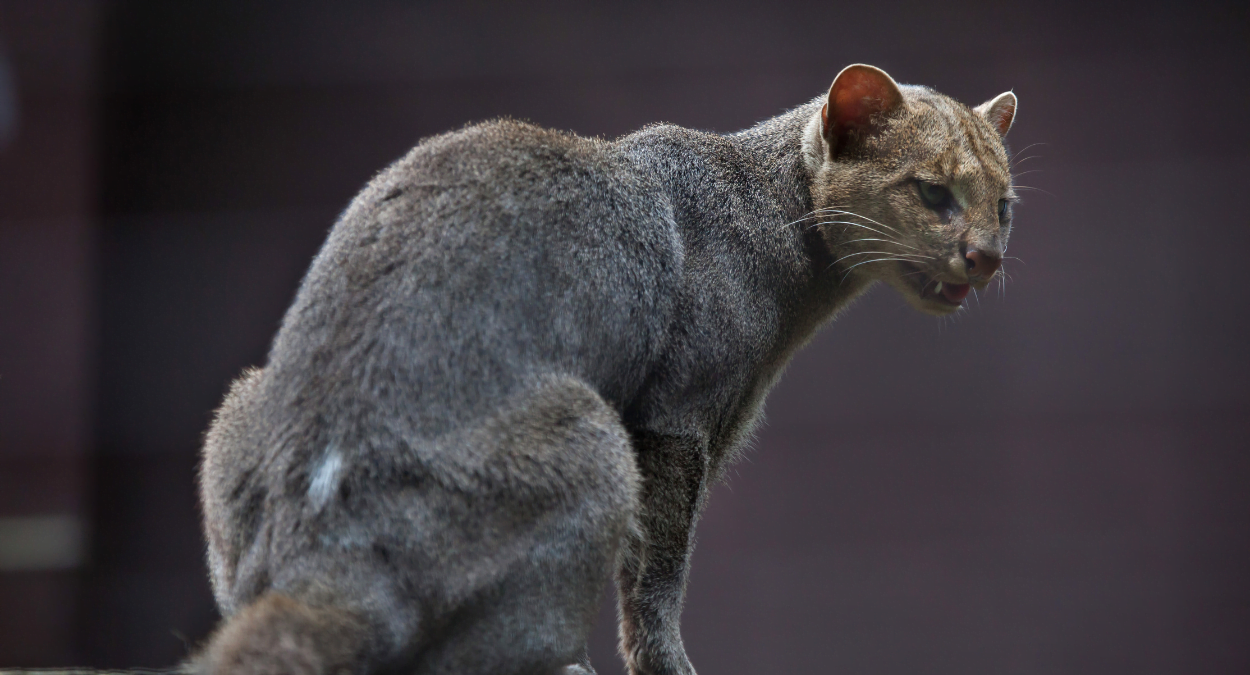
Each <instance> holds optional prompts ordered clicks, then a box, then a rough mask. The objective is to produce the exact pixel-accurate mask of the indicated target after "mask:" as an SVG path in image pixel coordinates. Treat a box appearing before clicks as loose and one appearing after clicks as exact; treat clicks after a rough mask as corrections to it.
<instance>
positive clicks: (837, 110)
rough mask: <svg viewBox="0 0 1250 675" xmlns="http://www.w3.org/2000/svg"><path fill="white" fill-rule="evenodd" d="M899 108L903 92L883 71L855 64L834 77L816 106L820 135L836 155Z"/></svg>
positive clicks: (879, 124) (871, 130)
mask: <svg viewBox="0 0 1250 675" xmlns="http://www.w3.org/2000/svg"><path fill="white" fill-rule="evenodd" d="M902 107H903V92H901V91H899V88H898V84H896V83H895V82H894V79H893V78H891V77H890V76H889V75H887V74H886V72H885V71H884V70H881V69H880V68H875V67H873V66H869V65H865V64H862V63H857V64H855V65H851V66H847V67H845V68H843V69H842V72H840V73H838V76H837V77H836V78H834V80H833V85H832V86H830V87H829V98H828V100H826V101H825V106H824V107H823V108H821V109H820V121H821V128H820V131H821V135H822V136H824V138H825V142H826V143H828V144H829V151H830V154H831V155H833V156H835V157H836V156H837V155H839V154H841V153H842V152H843V151H844V150H846V149H847V148H849V147H851V146H852V145H854V144H855V143H856V141H858V140H860V139H863V138H865V137H867V136H871V135H873V134H876V133H877V132H879V131H880V130H881V125H882V123H883V122H884V120H885V119H886V118H887V117H889V116H890V114H891V113H893V112H895V111H897V110H898V109H899V108H902Z"/></svg>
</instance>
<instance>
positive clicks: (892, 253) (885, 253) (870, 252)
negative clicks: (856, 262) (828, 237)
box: [826, 251, 934, 269]
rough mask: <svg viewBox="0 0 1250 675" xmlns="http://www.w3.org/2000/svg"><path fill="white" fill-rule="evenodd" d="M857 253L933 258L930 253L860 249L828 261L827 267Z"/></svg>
mask: <svg viewBox="0 0 1250 675" xmlns="http://www.w3.org/2000/svg"><path fill="white" fill-rule="evenodd" d="M857 255H905V256H908V257H912V258H928V259H929V260H933V259H934V258H933V256H931V255H917V254H915V253H894V252H891V251H860V252H858V253H850V254H847V255H844V256H842V257H841V258H838V259H837V260H835V261H833V262H831V263H829V267H833V266H834V265H836V264H838V263H840V262H842V261H843V260H846V259H847V258H854V257H855V256H857ZM826 269H828V268H826Z"/></svg>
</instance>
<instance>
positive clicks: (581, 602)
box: [192, 377, 640, 675]
mask: <svg viewBox="0 0 1250 675" xmlns="http://www.w3.org/2000/svg"><path fill="white" fill-rule="evenodd" d="M369 433H370V434H372V436H371V437H369V438H363V439H361V440H359V441H357V442H355V443H353V444H343V445H342V446H336V450H335V453H339V455H344V457H340V456H339V455H335V456H334V459H335V462H334V466H335V467H336V468H335V470H334V471H330V472H325V471H322V470H321V468H323V467H324V466H326V465H327V464H326V462H327V461H328V460H327V459H321V460H314V462H313V464H312V465H311V466H310V467H309V468H308V469H306V470H305V471H306V472H307V473H310V474H312V475H314V476H320V475H321V474H323V473H326V474H327V475H331V474H332V477H333V478H334V480H335V481H337V482H336V485H337V486H338V488H337V489H333V490H325V491H324V492H325V494H326V495H328V496H329V499H330V501H327V502H326V503H325V504H324V505H323V506H322V507H321V508H320V510H316V509H314V508H313V507H312V506H311V505H309V504H305V503H304V502H302V501H300V500H294V499H284V500H276V501H274V502H273V503H272V505H271V510H269V511H267V514H268V515H266V516H265V517H264V518H263V519H262V524H261V525H259V526H258V527H257V530H256V531H257V534H256V536H255V537H254V538H253V539H252V540H251V541H252V542H253V544H252V545H251V546H250V547H248V551H249V552H252V553H254V554H255V557H256V560H252V558H251V557H249V556H250V553H247V552H245V553H243V554H241V555H240V560H241V561H242V562H241V563H240V564H239V568H240V569H245V570H250V572H248V573H246V574H231V575H230V576H229V578H228V579H227V581H228V583H226V584H223V585H222V590H223V595H227V596H229V600H230V602H229V604H228V605H226V606H228V607H239V608H241V609H239V611H237V612H236V613H235V614H234V615H233V616H232V617H231V618H230V619H229V620H228V621H227V623H226V624H225V626H224V627H223V628H222V629H220V630H219V631H218V633H217V634H216V635H215V636H214V637H213V639H212V640H211V641H210V644H209V646H208V647H207V648H206V649H205V650H204V652H203V653H202V654H201V655H200V657H198V658H197V660H196V661H195V662H194V663H193V664H192V666H193V668H192V670H193V671H194V672H197V673H204V674H211V675H224V674H225V673H232V674H236V673H237V674H240V675H295V674H299V675H304V674H305V673H306V674H308V675H314V674H317V675H319V674H323V673H324V674H327V675H328V674H334V675H339V674H340V673H343V674H347V673H351V674H358V673H359V674H364V673H377V672H406V673H422V674H433V673H447V674H451V673H456V674H458V675H459V674H464V675H471V674H474V673H482V674H483V675H485V674H487V673H489V674H491V675H506V674H509V673H515V674H517V675H520V674H522V673H525V674H529V673H535V674H537V673H542V674H543V675H548V674H551V673H557V672H562V671H563V672H567V673H570V674H572V673H579V672H580V673H582V674H584V673H588V672H591V671H589V668H588V664H586V663H585V656H584V655H585V644H586V640H587V638H588V636H589V632H590V624H591V621H592V620H593V618H594V616H595V615H596V613H597V608H598V605H599V601H600V599H601V597H602V596H601V592H602V589H603V586H604V584H605V583H606V582H607V580H608V578H609V577H610V575H611V572H612V568H613V564H614V562H615V560H616V557H617V552H618V549H619V547H620V546H621V544H622V541H623V540H624V539H625V538H626V536H627V535H628V534H629V533H630V532H631V531H632V528H633V527H634V522H635V519H636V512H637V501H638V493H639V489H640V486H639V474H638V470H637V467H636V462H635V457H634V454H633V450H632V447H631V444H630V439H629V436H628V434H627V432H626V431H625V429H624V428H623V427H622V425H621V423H620V421H619V418H618V416H617V414H616V412H615V411H614V410H613V409H612V408H611V407H610V406H608V405H607V404H606V403H605V402H604V401H603V399H602V398H601V397H600V396H599V395H598V394H596V393H595V392H594V391H593V390H591V389H590V388H589V387H587V386H586V385H584V384H582V383H581V382H579V381H577V380H575V379H572V378H567V377H546V378H542V379H539V380H537V381H536V382H534V383H532V385H531V386H529V387H526V388H524V389H523V390H521V391H520V392H518V393H516V394H514V395H513V396H511V397H509V398H508V399H507V400H505V401H501V402H500V404H499V405H498V406H497V407H496V408H495V410H494V412H493V413H492V414H490V415H487V416H486V417H484V418H481V419H479V420H478V421H477V422H476V423H474V424H472V425H470V426H468V427H467V428H462V429H461V430H459V431H456V432H453V433H451V434H447V435H444V436H441V437H439V438H438V439H436V440H434V441H428V442H427V441H421V440H419V439H415V440H404V441H400V440H396V438H397V437H396V436H395V435H393V434H392V435H390V436H383V435H381V432H379V431H377V430H376V429H375V430H372V431H370V432H369ZM349 448H354V450H349ZM349 452H354V454H353V455H351V456H350V457H346V455H347V454H348V453H349ZM292 473H293V475H296V476H298V475H299V474H298V473H297V472H292ZM293 480H294V479H293ZM305 482H310V481H303V482H300V481H298V480H296V482H295V483H294V487H292V488H290V489H288V490H287V492H288V493H289V494H300V491H301V490H303V491H305V492H307V491H309V490H312V491H313V492H316V490H315V489H313V488H310V487H308V486H305V485H304V483H305ZM311 484H312V485H314V486H316V485H319V483H317V479H313V480H311ZM249 589H255V590H249ZM236 596H237V597H236ZM579 669H581V670H580V671H579Z"/></svg>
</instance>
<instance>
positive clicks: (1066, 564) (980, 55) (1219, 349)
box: [0, 0, 1250, 673]
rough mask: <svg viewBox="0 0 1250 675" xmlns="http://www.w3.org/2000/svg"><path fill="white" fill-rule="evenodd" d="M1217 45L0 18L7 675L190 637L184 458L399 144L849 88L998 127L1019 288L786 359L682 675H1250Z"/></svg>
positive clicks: (1235, 328)
mask: <svg viewBox="0 0 1250 675" xmlns="http://www.w3.org/2000/svg"><path fill="white" fill-rule="evenodd" d="M1247 25H1250V24H1248V23H1247V16H1246V10H1245V8H1244V7H1243V6H1239V5H1234V4H1232V3H1228V4H1226V5H1218V4H1208V5H1193V4H1191V5H1186V6H1185V7H1184V8H1180V7H1179V6H1178V7H1172V6H1169V5H1166V4H1162V3H1155V4H1149V3H1145V4H1143V3H1137V4H1135V5H1133V6H1132V7H1131V10H1130V9H1128V8H1127V7H1126V8H1125V9H1123V10H1114V9H1104V8H1100V7H1096V6H1094V4H1092V3H1083V4H1082V3H1071V4H1056V3H1041V2H1037V3H1032V4H1028V3H1023V4H1022V3H983V4H949V3H947V4H943V3H919V2H906V3H900V4H895V5H883V4H875V5H874V4H865V3H859V4H855V5H849V4H848V5H839V4H838V3H828V2H823V3H817V2H805V3H803V2H796V3H789V4H779V3H773V4H767V5H764V4H761V5H747V4H742V5H738V4H736V3H732V2H729V3H727V2H716V3H713V2H706V1H701V2H691V3H683V4H670V3H653V4H640V5H630V6H628V7H626V6H625V5H620V4H612V5H608V4H603V5H595V4H591V3H573V2H568V3H538V4H535V3H526V4H523V5H521V4H518V5H516V6H514V7H511V8H504V7H501V6H499V5H497V4H495V3H481V2H460V3H385V4H383V3H353V4H346V3H328V2H300V3H295V2H288V3H263V4H262V3H244V2H221V1H219V2H180V3H166V2H155V1H153V2H117V3H93V2H85V1H84V2H68V1H67V2H51V3H26V2H19V1H15V0H3V1H0V50H3V51H4V53H5V55H6V57H7V59H8V62H9V63H10V65H11V68H10V70H11V71H12V72H13V73H14V74H15V77H14V80H15V82H16V91H17V96H16V99H17V101H18V103H19V108H18V109H19V112H20V117H19V120H18V125H17V127H16V128H17V131H16V135H15V136H13V140H12V142H11V143H10V144H9V145H8V146H7V147H4V148H3V149H0V367H2V370H0V509H2V510H0V551H3V550H5V549H4V548H3V546H5V544H4V543H3V536H4V533H5V532H6V530H5V529H4V523H8V524H9V530H8V532H9V533H10V535H9V541H10V542H13V541H17V540H16V539H14V537H18V536H19V535H21V536H24V537H26V539H22V540H21V541H26V542H28V543H29V542H30V541H35V544H30V545H37V546H42V547H43V550H45V551H46V552H47V555H46V556H45V561H44V563H43V564H42V566H40V565H27V566H26V567H25V568H22V569H18V568H17V567H15V566H11V568H10V569H8V570H0V603H2V604H3V605H4V606H5V607H6V609H10V610H11V611H8V612H6V613H5V614H7V616H5V617H4V618H3V619H0V621H7V622H9V623H5V624H0V665H4V666H18V665H64V664H66V663H70V662H77V663H86V664H91V665H95V666H126V665H130V666H134V665H143V666H162V665H169V664H171V663H173V662H174V661H176V660H177V659H179V658H181V657H182V656H184V655H185V654H186V653H187V650H188V649H189V648H190V646H191V645H194V644H195V643H197V642H198V641H199V640H201V639H202V638H203V637H204V636H205V635H206V633H207V632H208V631H209V630H210V629H211V627H212V625H213V624H214V622H215V621H216V620H217V616H216V613H215V610H214V609H213V607H212V603H211V599H210V597H209V593H208V586H207V582H206V579H205V573H204V565H203V560H202V552H203V545H202V541H201V535H200V531H199V526H198V522H197V518H198V514H197V506H196V501H195V493H194V481H195V465H196V453H197V452H198V447H199V443H200V434H202V432H203V430H204V429H205V427H206V426H207V424H208V420H209V417H210V413H211V410H212V409H213V407H214V406H215V405H216V404H217V402H218V400H219V398H220V396H221V395H222V393H223V391H224V389H225V387H226V385H227V383H228V382H229V380H230V379H231V378H232V377H233V376H234V375H236V374H237V373H238V372H239V371H240V370H241V369H242V368H243V367H244V366H247V365H252V364H260V363H262V362H263V359H264V355H265V352H266V349H267V346H268V342H269V340H270V339H271V338H272V335H273V332H274V330H275V329H276V327H277V323H278V321H279V319H280V317H281V314H282V312H283V311H284V309H285V306H286V305H287V303H288V302H289V301H290V299H291V298H292V295H293V293H294V290H295V287H296V284H297V283H298V281H299V278H300V276H301V274H302V273H303V270H304V268H305V267H306V266H307V264H308V262H309V260H310V259H311V256H312V255H313V254H314V253H315V251H316V250H317V247H318V246H319V245H320V242H321V240H322V239H323V238H324V236H325V233H326V231H327V229H328V228H329V226H330V225H331V223H332V222H333V220H334V218H335V217H336V214H337V213H338V212H339V211H340V210H341V209H342V208H343V207H344V206H345V205H346V203H347V201H348V200H349V199H350V198H351V196H352V195H353V194H354V193H355V191H356V190H358V189H359V188H360V186H361V185H363V184H364V182H365V181H367V180H368V179H369V177H370V176H371V175H372V174H373V173H374V172H376V171H377V170H378V169H380V168H381V167H383V166H385V165H386V164H387V163H389V162H390V161H392V160H394V159H396V158H398V157H399V156H400V155H402V154H403V153H404V152H405V151H406V150H407V149H408V148H409V147H411V146H412V145H413V144H414V143H415V142H416V141H417V140H418V139H420V138H421V137H423V136H427V135H430V134H433V133H437V132H440V131H444V130H448V129H452V128H456V127H458V126H460V125H462V124H464V123H467V122H471V121H476V120H482V119H487V118H490V117H495V116H499V115H510V116H513V117H519V118H526V119H530V120H532V121H534V122H537V123H540V124H543V125H547V126H552V127H556V128H562V129H569V130H572V131H575V132H577V133H581V134H586V135H603V136H608V137H611V136H615V135H618V134H622V133H625V132H627V131H629V130H632V129H635V128H637V127H639V126H641V125H643V124H646V123H649V122H654V121H661V120H662V121H670V122H674V123H678V124H682V125H686V126H691V127H696V128H703V129H711V130H716V131H732V130H736V129H740V128H743V127H745V126H748V125H750V124H752V123H754V122H756V121H758V120H761V119H764V118H766V117H769V116H771V115H774V114H776V113H778V112H780V111H782V110H784V109H786V108H788V107H791V106H794V105H797V104H799V103H801V102H803V101H806V100H808V99H810V98H811V97H812V96H814V95H816V94H818V93H820V92H821V91H822V90H823V89H824V88H826V87H827V86H828V84H829V82H830V81H831V80H832V78H833V76H834V75H835V74H836V73H837V71H838V70H839V69H840V68H841V67H843V66H844V65H846V64H848V63H852V62H867V63H873V64H875V65H878V66H881V67H883V68H885V69H886V70H887V71H888V72H890V73H891V74H892V75H894V76H895V77H896V78H897V79H898V80H899V81H902V82H914V83H923V84H929V85H932V86H935V87H936V88H937V89H939V90H940V91H943V92H945V93H948V94H951V95H953V96H956V97H957V98H960V99H961V100H964V101H965V102H968V103H970V104H975V103H979V102H981V101H983V100H985V99H988V98H990V97H992V96H993V95H995V94H997V93H999V92H1001V91H1003V90H1006V89H1014V90H1015V92H1016V93H1017V94H1018V96H1019V97H1020V101H1021V103H1020V112H1019V115H1018V117H1017V120H1016V126H1015V128H1013V130H1012V132H1011V135H1010V141H1011V143H1012V145H1013V148H1014V149H1016V150H1019V151H1020V155H1019V157H1018V159H1017V162H1018V171H1019V182H1020V183H1022V184H1023V185H1025V186H1028V187H1029V188H1031V189H1030V190H1028V191H1026V192H1024V194H1025V195H1026V199H1025V202H1024V204H1022V205H1021V206H1020V208H1019V209H1018V211H1017V214H1018V215H1017V228H1016V232H1015V236H1014V238H1013V240H1012V246H1011V251H1010V255H1012V256H1014V257H1017V258H1018V259H1011V260H1008V261H1007V270H1008V272H1009V274H1010V279H1011V281H1010V282H1009V283H1008V284H1007V285H1006V288H1005V289H1003V291H999V290H998V289H996V288H995V289H991V292H990V293H988V294H986V295H984V296H983V297H980V298H979V300H977V301H973V302H972V303H971V306H970V307H969V310H968V311H967V312H965V313H962V314H961V315H960V316H959V317H958V318H957V319H955V320H947V321H937V320H934V319H932V318H930V317H925V316H920V315H918V314H916V313H914V312H912V311H911V310H909V309H908V308H906V307H905V306H904V303H903V301H902V300H901V299H899V298H897V297H896V296H894V295H892V293H891V292H890V291H888V290H886V289H879V290H878V291H876V292H874V293H873V294H871V296H870V297H868V298H867V299H866V300H864V301H862V302H861V303H859V304H858V305H857V306H856V307H855V308H853V309H852V310H851V311H849V312H847V313H846V314H845V315H844V316H843V317H842V318H841V319H839V321H838V322H836V323H835V324H833V325H832V326H830V327H829V328H828V329H827V330H825V331H824V332H823V333H822V334H821V335H820V336H819V337H818V338H817V340H815V341H814V342H813V344H812V345H811V346H809V347H808V349H807V350H806V351H804V352H803V353H801V354H800V356H799V357H798V359H797V360H796V362H795V364H794V365H793V367H792V368H791V369H790V372H789V373H788V374H787V376H786V377H785V378H784V379H783V380H782V383H781V385H780V386H779V387H778V389H777V390H776V391H775V393H774V394H773V396H772V397H771V398H770V400H769V408H768V411H769V415H768V420H769V421H768V424H767V426H765V427H764V428H763V429H762V430H761V432H760V434H759V437H758V440H757V443H756V450H755V451H753V452H752V453H751V454H750V455H749V457H748V458H747V460H745V461H743V462H742V463H741V464H740V465H739V466H738V467H737V468H736V469H735V470H734V471H731V472H730V481H729V482H728V484H727V485H725V486H722V487H721V488H718V490H717V494H715V495H714V497H713V499H712V501H711V506H710V508H709V510H708V512H707V514H706V516H705V518H704V521H703V523H702V525H701V527H700V529H699V548H698V550H697V552H696V555H695V559H694V568H693V576H692V580H691V585H690V589H689V595H688V602H687V609H686V613H685V620H684V623H683V626H684V635H685V637H686V643H687V648H688V651H689V653H690V655H691V658H692V660H693V661H694V663H695V665H696V667H697V668H699V669H700V671H701V672H705V673H747V672H813V673H815V672H821V673H824V672H874V673H903V672H909V673H910V672H917V671H920V672H934V673H948V672H949V673H1004V672H1010V673H1055V672H1064V673H1102V672H1108V671H1114V672H1120V671H1125V672H1139V673H1193V672H1202V673H1241V672H1247V671H1250V646H1248V645H1250V643H1248V642H1247V639H1246V638H1247V635H1250V577H1248V576H1247V575H1246V573H1245V570H1246V569H1250V498H1247V496H1246V489H1245V486H1246V485H1247V484H1250V457H1247V452H1246V449H1247V447H1248V446H1250V444H1248V443H1247V441H1248V440H1250V438H1248V437H1250V433H1248V429H1247V422H1246V415H1247V412H1248V411H1250V390H1248V389H1247V387H1246V385H1245V383H1246V382H1247V381H1248V379H1250V378H1248V376H1250V359H1248V358H1247V357H1246V355H1245V347H1244V337H1243V336H1245V334H1246V328H1247V319H1246V316H1245V308H1246V307H1247V306H1248V301H1250V291H1248V290H1247V287H1243V286H1241V285H1240V283H1239V281H1240V279H1241V277H1242V276H1244V274H1243V272H1242V270H1240V266H1241V263H1242V258H1243V257H1244V255H1243V252H1244V251H1245V250H1246V249H1247V245H1248V244H1250V228H1248V227H1247V225H1248V223H1247V216H1246V211H1245V210H1244V206H1243V203H1242V202H1243V201H1244V200H1243V199H1242V198H1241V185H1240V183H1241V182H1242V181H1241V174H1242V173H1243V171H1242V167H1243V166H1244V165H1245V163H1246V162H1247V160H1250V127H1247V125H1245V124H1244V123H1243V121H1242V120H1243V119H1244V117H1245V116H1246V113H1247V108H1248V105H1247V104H1248V103H1250V101H1248V100H1247V98H1248V96H1250V94H1247V89H1246V88H1245V87H1244V86H1243V83H1244V82H1246V81H1247V75H1250V54H1248V51H1250V47H1248V43H1247V40H1246V38H1247V35H1246V26H1247ZM1035 144H1036V145H1035ZM5 519H7V520H5ZM22 527H25V528H26V529H21V528H22ZM58 527H60V528H61V529H60V530H57V529H56V528H58ZM15 528H16V529H15ZM32 528H33V529H32ZM75 528H77V529H75ZM14 532H16V533H18V534H12V533H14ZM31 532H35V533H36V534H35V535H31V534H30V533H31ZM49 532H51V533H52V534H48V533H49ZM58 532H59V533H60V534H56V533H58ZM76 532H77V534H75V533H76ZM22 533H26V534H22ZM38 533H43V534H38ZM32 537H33V539H32ZM40 542H42V543H40ZM75 542H77V543H75ZM8 546H9V549H10V550H13V547H14V546H15V544H12V543H10V544H8ZM53 554H59V555H60V557H59V558H57V557H56V556H55V555H53ZM2 559H3V555H0V560H2ZM58 561H59V562H58ZM14 616H19V617H22V618H21V619H20V620H19V619H14V618H12V617H14ZM611 616H612V609H611V607H610V606H606V605H605V610H604V612H603V613H602V616H601V620H600V621H599V625H598V626H597V628H596V633H595V638H594V643H593V645H592V648H593V649H592V651H593V655H594V659H595V662H596V664H597V667H598V668H599V670H600V672H602V673H613V672H618V671H619V668H620V666H619V662H618V661H617V660H616V659H615V657H614V655H613V650H614V644H613V633H614V629H613V627H612V626H611ZM28 617H29V618H28Z"/></svg>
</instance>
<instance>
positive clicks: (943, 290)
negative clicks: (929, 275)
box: [920, 281, 972, 307]
mask: <svg viewBox="0 0 1250 675" xmlns="http://www.w3.org/2000/svg"><path fill="white" fill-rule="evenodd" d="M971 290H972V286H971V285H970V284H952V283H949V282H945V281H935V282H933V283H931V284H926V285H925V287H924V288H923V289H921V291H920V297H922V298H927V299H932V300H937V301H939V302H944V303H946V304H948V305H954V306H956V307H958V306H959V305H962V304H963V302H964V298H966V297H968V291H971Z"/></svg>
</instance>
